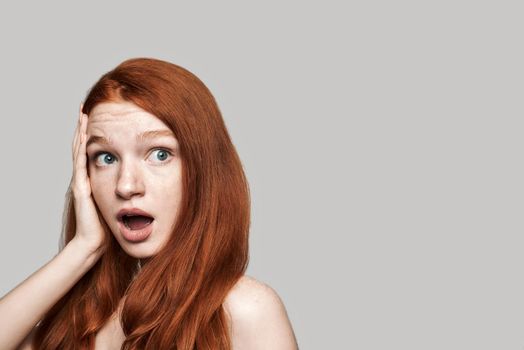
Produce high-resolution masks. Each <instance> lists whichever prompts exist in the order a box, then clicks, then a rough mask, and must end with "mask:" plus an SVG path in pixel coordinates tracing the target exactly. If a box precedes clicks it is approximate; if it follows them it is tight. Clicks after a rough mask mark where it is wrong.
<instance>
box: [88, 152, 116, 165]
mask: <svg viewBox="0 0 524 350" xmlns="http://www.w3.org/2000/svg"><path fill="white" fill-rule="evenodd" d="M101 155H105V157H103V159H104V160H112V161H114V160H115V157H113V155H112V154H111V153H107V152H98V153H97V154H95V155H94V156H93V160H94V161H95V163H96V161H97V160H98V157H100V156H101ZM112 161H111V163H112Z"/></svg>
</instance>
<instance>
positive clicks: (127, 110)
mask: <svg viewBox="0 0 524 350" xmlns="http://www.w3.org/2000/svg"><path fill="white" fill-rule="evenodd" d="M140 114H144V115H150V116H153V115H152V114H150V113H148V112H146V111H144V110H143V109H142V108H140V107H138V106H137V105H135V104H134V103H131V102H102V103H99V104H97V105H96V106H95V107H94V108H93V109H92V110H91V113H89V119H97V118H100V117H104V116H107V117H112V116H114V117H122V116H130V115H140Z"/></svg>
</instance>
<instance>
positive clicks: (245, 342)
mask: <svg viewBox="0 0 524 350" xmlns="http://www.w3.org/2000/svg"><path fill="white" fill-rule="evenodd" d="M224 308H225V310H226V313H227V314H228V317H229V320H230V323H231V338H232V342H233V350H236V349H275V350H277V349H282V350H288V349H289V350H294V349H298V346H297V343H296V339H295V335H294V332H293V328H292V326H291V322H290V321H289V317H288V315H287V311H286V308H285V306H284V303H283V302H282V299H281V298H280V296H279V295H278V293H277V292H276V291H275V290H274V289H273V288H272V287H271V286H269V285H268V284H266V283H264V282H261V281H258V280H257V279H255V278H253V277H251V276H248V275H244V276H242V277H241V278H240V279H239V281H238V282H237V283H236V284H235V286H234V287H233V288H232V289H231V291H230V292H229V294H228V295H227V297H226V300H225V301H224Z"/></svg>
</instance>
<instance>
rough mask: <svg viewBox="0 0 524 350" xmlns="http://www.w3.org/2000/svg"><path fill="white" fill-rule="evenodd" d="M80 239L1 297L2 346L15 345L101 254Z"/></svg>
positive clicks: (0, 327)
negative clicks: (88, 247)
mask: <svg viewBox="0 0 524 350" xmlns="http://www.w3.org/2000/svg"><path fill="white" fill-rule="evenodd" d="M100 256H101V253H100V251H98V250H97V251H93V250H91V249H87V248H86V245H85V244H84V243H83V242H82V241H81V240H80V239H75V238H74V239H73V240H71V241H70V242H69V243H68V244H67V245H66V246H65V247H64V249H62V251H60V252H59V253H58V254H57V255H55V257H54V258H53V259H52V260H50V261H49V262H48V263H47V264H45V265H44V266H42V267H41V268H40V269H39V270H37V271H36V272H34V273H33V274H32V275H31V276H29V277H28V278H27V279H25V280H24V281H23V282H22V283H20V284H19V285H18V286H16V287H15V288H14V289H13V290H11V291H10V292H9V293H7V294H6V295H5V296H3V297H2V299H0V349H15V348H16V347H17V346H18V345H19V344H20V343H21V342H22V340H23V339H24V338H25V337H26V335H27V334H29V333H30V332H31V330H32V329H33V327H34V326H35V325H36V324H37V322H38V321H40V320H41V319H42V318H43V316H44V314H45V313H46V312H47V311H48V310H49V309H50V308H51V307H52V306H53V305H54V304H55V303H56V302H57V301H58V300H60V298H61V297H63V296H64V295H65V294H66V293H67V292H68V291H69V290H70V289H71V288H72V287H73V286H74V285H75V283H76V282H78V280H80V278H81V277H82V276H83V275H84V274H85V273H86V272H87V271H88V270H89V269H90V268H91V267H92V266H93V265H94V264H95V263H96V261H97V260H98V259H99V258H100Z"/></svg>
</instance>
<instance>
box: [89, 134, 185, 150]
mask: <svg viewBox="0 0 524 350" xmlns="http://www.w3.org/2000/svg"><path fill="white" fill-rule="evenodd" d="M157 137H173V138H175V135H174V134H173V132H172V131H171V130H149V131H144V132H142V133H140V134H138V135H136V140H137V141H138V142H141V141H145V140H150V139H154V138H157ZM92 143H98V144H101V145H106V146H107V145H112V144H113V142H112V141H111V138H105V137H104V136H97V135H91V136H90V137H89V140H87V143H86V148H87V147H89V145H90V144H92Z"/></svg>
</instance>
